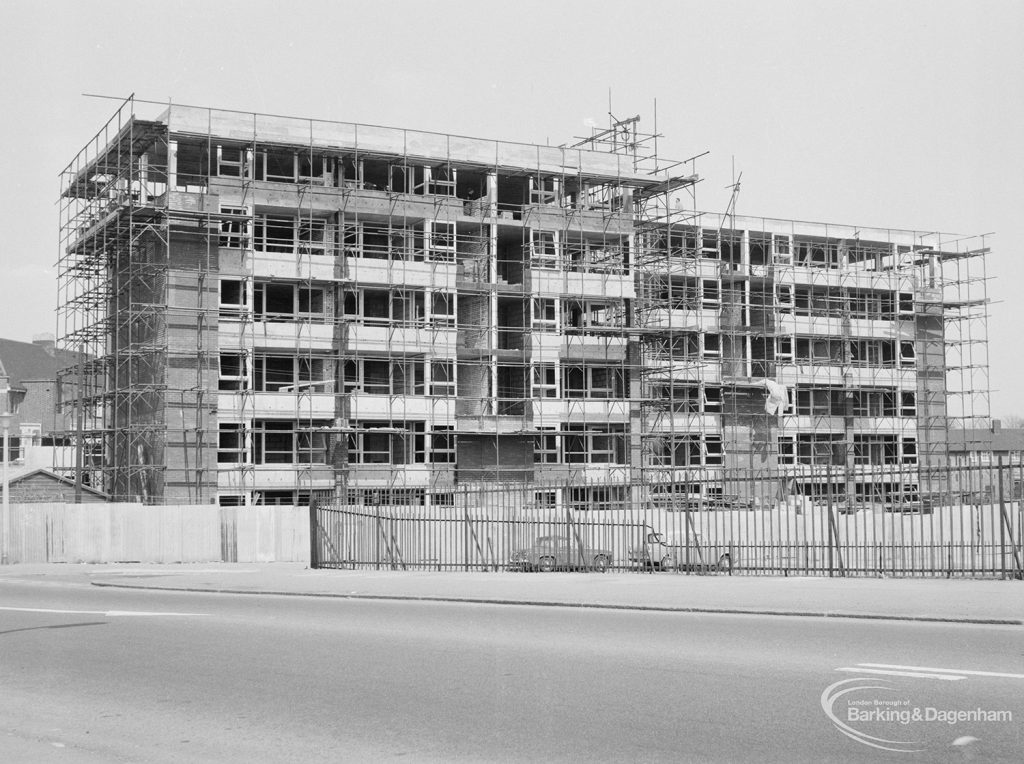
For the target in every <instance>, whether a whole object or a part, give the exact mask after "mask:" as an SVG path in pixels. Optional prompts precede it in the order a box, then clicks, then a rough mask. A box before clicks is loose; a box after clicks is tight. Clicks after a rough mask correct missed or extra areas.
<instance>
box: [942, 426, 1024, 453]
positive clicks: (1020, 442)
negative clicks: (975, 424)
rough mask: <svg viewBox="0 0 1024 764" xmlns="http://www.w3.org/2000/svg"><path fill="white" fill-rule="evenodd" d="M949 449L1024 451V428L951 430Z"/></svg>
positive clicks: (960, 450) (961, 450)
mask: <svg viewBox="0 0 1024 764" xmlns="http://www.w3.org/2000/svg"><path fill="white" fill-rule="evenodd" d="M949 450H950V451H953V452H963V451H993V452H999V451H1024V430H1022V429H1015V428H1011V427H996V428H994V429H991V428H988V427H981V428H975V429H966V430H950V432H949Z"/></svg>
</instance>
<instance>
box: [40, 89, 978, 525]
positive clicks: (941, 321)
mask: <svg viewBox="0 0 1024 764" xmlns="http://www.w3.org/2000/svg"><path fill="white" fill-rule="evenodd" d="M136 106H137V104H136V103H134V102H132V101H129V102H127V103H126V104H125V105H124V106H123V107H122V108H121V109H120V110H119V111H118V113H117V114H116V115H115V116H114V118H113V119H112V120H111V121H110V122H109V123H108V124H107V125H106V126H105V127H104V128H103V129H102V130H101V131H100V133H99V134H98V135H97V136H96V137H95V138H94V139H93V141H92V142H90V144H89V145H88V146H87V147H86V148H85V149H84V150H83V151H82V152H81V153H80V154H79V156H78V157H76V158H75V159H74V160H73V161H72V162H71V164H70V165H69V166H68V168H67V169H66V170H65V172H64V176H63V185H62V197H61V200H62V204H61V209H62V213H61V214H62V220H61V231H62V236H61V255H60V262H59V273H60V275H59V278H60V296H59V302H60V304H59V311H58V312H59V316H60V318H59V320H60V326H59V329H60V333H61V343H62V347H64V348H65V349H66V350H69V351H73V352H74V353H75V354H76V356H75V357H78V358H80V359H82V360H81V361H80V362H79V363H78V364H76V365H75V366H73V367H70V368H68V369H67V370H66V371H65V376H66V378H67V379H68V381H69V382H70V381H71V380H74V382H75V384H73V385H72V384H68V385H67V389H68V390H73V391H75V395H73V396H71V397H68V398H66V399H65V400H64V405H65V406H67V407H68V408H69V410H71V411H74V412H77V413H79V414H80V415H81V420H82V422H83V424H82V426H81V427H80V432H78V433H77V437H76V442H77V443H78V445H79V448H78V449H77V457H76V458H77V462H76V464H64V465H57V466H58V467H60V468H62V469H63V470H64V472H65V473H67V472H71V471H74V470H76V469H80V470H81V471H82V473H83V477H84V481H85V482H86V484H88V485H90V486H92V487H94V488H97V489H98V490H102V491H104V492H105V493H107V494H108V495H110V496H111V497H112V498H114V499H120V500H141V501H148V502H160V501H176V502H184V501H190V502H196V503H207V502H219V503H221V504H223V505H232V504H237V505H247V504H251V503H297V502H306V501H309V500H310V499H311V498H316V497H345V500H346V501H352V502H367V503H370V502H373V503H402V504H426V505H442V506H443V505H444V504H445V503H446V502H448V501H449V500H450V496H451V491H452V488H453V486H455V485H456V484H466V483H480V482H484V483H491V482H494V481H498V482H502V481H514V482H518V483H522V482H526V483H534V484H537V486H538V493H537V497H538V501H539V502H542V503H551V504H556V505H561V504H566V505H575V506H585V507H586V506H589V507H598V506H611V505H614V504H615V503H616V502H620V501H624V500H627V499H632V500H636V499H637V496H636V491H637V490H638V488H637V486H646V487H649V491H650V495H649V497H648V498H650V499H652V500H655V501H669V502H677V501H681V500H682V501H688V502H696V503H697V504H698V505H702V504H704V503H711V502H716V501H725V500H732V499H737V498H738V499H743V498H744V497H746V498H750V497H751V496H752V495H753V493H754V491H753V489H752V487H751V486H752V485H753V483H752V482H751V480H756V479H757V476H758V475H759V474H763V475H768V474H769V473H776V472H780V471H781V472H783V473H785V474H787V475H788V478H787V479H786V480H784V481H782V483H781V484H779V485H778V486H777V492H779V493H782V494H784V493H787V492H794V491H796V492H803V493H811V494H813V493H818V492H821V491H823V490H826V489H825V488H823V486H831V487H829V488H828V489H827V490H830V491H835V492H837V494H844V495H854V494H857V495H869V494H888V493H891V492H892V491H894V490H898V491H909V490H917V489H918V488H923V487H924V482H925V480H926V479H925V478H922V477H921V475H922V470H927V469H929V468H931V467H936V466H940V465H942V464H943V463H944V461H945V459H946V442H947V439H946V432H947V429H948V428H950V427H957V428H959V427H963V426H968V427H970V426H973V425H975V424H977V423H979V422H981V421H982V420H983V419H986V418H987V416H988V406H987V390H988V386H987V358H986V357H985V355H984V354H985V343H984V340H985V324H984V321H985V317H984V304H985V298H984V291H983V290H984V254H985V252H986V251H987V250H986V249H985V248H984V245H983V243H981V244H979V243H977V242H970V241H964V240H959V239H955V238H954V237H945V236H942V235H940V234H934V233H922V232H914V231H897V230H875V229H866V228H854V227H850V226H833V225H823V224H811V223H801V222H797V221H784V220H766V219H761V218H743V217H738V216H736V215H732V214H724V215H723V214H707V213H700V212H697V211H696V203H695V201H694V200H695V193H694V189H695V187H696V184H697V181H698V177H697V175H696V173H695V172H694V169H693V167H692V166H687V165H684V164H681V163H671V164H666V163H663V162H661V161H660V160H659V159H658V158H657V157H656V156H654V155H653V154H650V153H648V154H647V155H644V156H640V155H639V154H638V152H637V146H638V145H644V141H643V139H642V137H638V136H637V135H636V133H635V128H636V123H635V121H633V122H631V123H630V124H627V125H621V124H620V125H616V126H613V128H612V129H610V130H609V131H603V132H602V133H600V134H598V135H597V136H595V138H594V139H592V140H587V141H584V142H583V143H582V144H581V145H577V146H574V147H547V146H537V145H527V144H514V143H505V142H500V141H488V140H479V139H472V138H464V137H460V136H454V135H442V134H434V133H423V132H416V131H412V130H403V129H392V128H381V127H373V126H366V125H356V124H349V123H338V122H320V121H315V120H306V119H291V118H284V117H271V116H265V115H260V114H247V113H239V112H228V111H221V110H216V109H206V108H196V107H185V106H170V107H167V106H164V107H163V109H164V110H163V112H162V113H161V114H159V115H158V116H155V117H154V118H152V119H143V118H141V117H139V116H138V115H137V114H136V112H135V109H136ZM620 129H622V130H625V131H627V132H630V131H632V132H630V136H629V137H630V138H631V140H628V141H622V142H621V143H620V142H619V141H618V140H610V139H609V136H611V137H612V138H614V137H615V136H616V135H617V134H618V131H619V130H620ZM666 167H667V168H668V169H665V168H666ZM972 269H973V270H972ZM766 400H767V405H766ZM72 421H73V420H72ZM869 467H870V468H874V467H879V468H883V469H882V470H874V471H871V470H868V469H866V468H869ZM858 469H861V472H862V473H863V474H862V477H861V478H857V477H856V474H857V470H858ZM885 469H888V472H885ZM833 471H834V472H835V476H834V477H833V475H832V473H833ZM840 473H842V476H841V477H840ZM545 486H561V487H560V488H558V489H552V490H548V489H546V488H545ZM643 490H648V488H644V489H643ZM631 494H632V495H631Z"/></svg>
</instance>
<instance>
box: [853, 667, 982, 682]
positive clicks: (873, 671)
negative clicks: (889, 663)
mask: <svg viewBox="0 0 1024 764" xmlns="http://www.w3.org/2000/svg"><path fill="white" fill-rule="evenodd" d="M836 671H849V672H850V673H853V674H882V675H884V676H912V677H919V678H922V679H945V680H946V681H950V682H953V681H956V680H957V679H966V678H967V677H965V676H956V675H955V674H927V673H924V672H922V671H890V670H888V669H871V668H854V667H852V666H843V667H842V668H837V669H836Z"/></svg>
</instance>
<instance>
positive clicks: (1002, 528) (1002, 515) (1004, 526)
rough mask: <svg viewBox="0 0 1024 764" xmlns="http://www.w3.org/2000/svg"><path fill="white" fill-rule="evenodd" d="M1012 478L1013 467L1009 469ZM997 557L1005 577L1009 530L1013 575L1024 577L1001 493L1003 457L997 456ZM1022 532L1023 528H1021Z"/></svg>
mask: <svg viewBox="0 0 1024 764" xmlns="http://www.w3.org/2000/svg"><path fill="white" fill-rule="evenodd" d="M1010 475H1011V478H1012V475H1013V469H1012V467H1011V469H1010ZM998 480H999V558H1000V560H1002V577H1003V578H1004V579H1005V578H1006V531H1007V530H1009V531H1010V549H1011V550H1013V567H1014V577H1015V578H1021V577H1024V566H1022V565H1021V559H1020V556H1019V555H1018V554H1017V542H1016V539H1014V537H1013V522H1012V521H1011V520H1010V515H1009V513H1008V512H1007V511H1006V498H1005V496H1004V493H1003V457H1002V455H1000V456H999V476H998ZM1021 530H1022V533H1024V529H1021Z"/></svg>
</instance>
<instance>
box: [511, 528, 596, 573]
mask: <svg viewBox="0 0 1024 764" xmlns="http://www.w3.org/2000/svg"><path fill="white" fill-rule="evenodd" d="M611 564H612V553H611V551H609V550H608V549H598V548H596V547H595V548H588V547H586V546H582V547H581V546H580V543H579V542H578V541H577V540H576V539H572V540H571V541H570V539H569V538H567V537H566V536H539V537H537V539H536V540H534V542H533V545H532V546H530V547H528V548H526V549H519V550H517V551H515V552H513V553H512V557H511V558H510V559H509V564H508V566H509V569H510V570H539V571H542V572H544V573H548V572H550V571H552V570H595V571H597V572H598V573H604V572H605V571H607V570H608V568H609V567H611Z"/></svg>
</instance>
